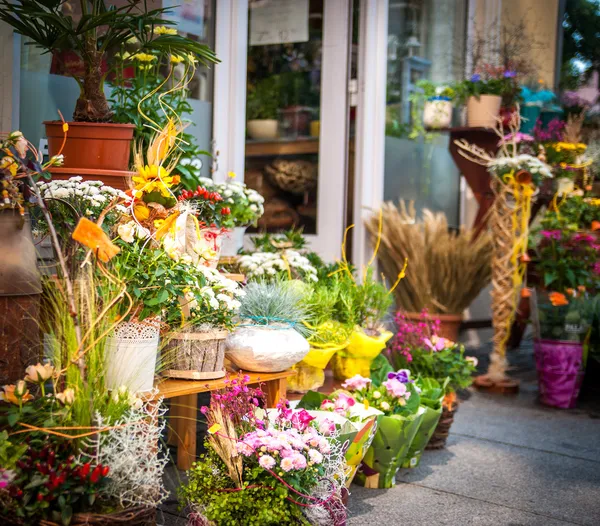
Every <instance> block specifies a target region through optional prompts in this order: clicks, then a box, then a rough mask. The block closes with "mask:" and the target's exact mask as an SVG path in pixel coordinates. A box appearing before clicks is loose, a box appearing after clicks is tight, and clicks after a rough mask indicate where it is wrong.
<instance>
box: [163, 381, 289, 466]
mask: <svg viewBox="0 0 600 526" xmlns="http://www.w3.org/2000/svg"><path fill="white" fill-rule="evenodd" d="M235 374H236V375H237V373H235ZM241 374H247V375H248V376H249V377H250V381H249V382H248V385H257V384H262V390H263V391H264V393H265V397H266V403H267V407H275V405H276V404H277V402H279V400H280V399H281V398H285V396H286V391H287V379H288V378H289V377H290V376H293V375H295V374H296V372H295V371H284V372H281V373H246V372H244V371H241ZM232 377H235V376H234V375H233V373H232ZM224 380H225V378H220V379H218V380H177V379H165V380H163V381H161V382H160V383H159V384H158V385H157V386H156V388H157V389H158V393H157V394H156V398H159V397H161V396H162V397H163V398H165V399H167V398H169V399H175V400H172V401H171V410H170V412H169V439H168V442H169V444H172V445H174V446H175V447H176V448H177V467H178V468H179V469H184V470H187V469H189V468H190V467H191V466H192V462H193V461H194V460H195V458H196V422H197V420H198V393H207V392H211V391H218V390H219V389H223V388H224V387H225V382H224Z"/></svg>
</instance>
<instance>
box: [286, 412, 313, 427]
mask: <svg viewBox="0 0 600 526" xmlns="http://www.w3.org/2000/svg"><path fill="white" fill-rule="evenodd" d="M314 419H315V417H314V416H311V415H310V413H309V412H308V411H307V410H306V409H302V410H301V411H298V412H297V413H294V414H293V415H292V420H291V422H292V425H293V426H294V427H295V428H296V429H298V430H300V431H304V430H305V429H306V428H307V427H308V426H309V424H310V423H311V422H312V421H313V420H314Z"/></svg>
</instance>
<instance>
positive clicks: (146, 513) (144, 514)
mask: <svg viewBox="0 0 600 526" xmlns="http://www.w3.org/2000/svg"><path fill="white" fill-rule="evenodd" d="M3 524H15V525H17V524H25V523H24V522H21V523H19V522H14V523H13V522H8V523H3ZM84 524H89V525H91V526H94V525H96V526H115V525H119V524H123V525H126V526H155V525H156V509H155V508H147V507H145V506H138V507H135V508H127V509H125V510H121V511H118V512H115V513H107V514H96V513H76V514H75V515H73V518H72V519H71V526H83V525H84ZM39 526H61V525H60V524H59V523H58V522H53V521H45V520H41V521H40V522H39Z"/></svg>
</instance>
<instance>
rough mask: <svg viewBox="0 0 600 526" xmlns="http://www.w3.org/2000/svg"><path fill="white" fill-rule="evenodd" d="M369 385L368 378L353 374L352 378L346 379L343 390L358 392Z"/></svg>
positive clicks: (369, 380)
mask: <svg viewBox="0 0 600 526" xmlns="http://www.w3.org/2000/svg"><path fill="white" fill-rule="evenodd" d="M370 383H371V379H370V378H365V377H364V376H361V375H360V374H355V375H354V376H353V377H352V378H348V379H347V380H346V381H345V382H344V383H343V384H342V387H343V388H344V389H350V390H351V391H360V390H361V389H364V388H365V387H367V386H368V385H369V384H370Z"/></svg>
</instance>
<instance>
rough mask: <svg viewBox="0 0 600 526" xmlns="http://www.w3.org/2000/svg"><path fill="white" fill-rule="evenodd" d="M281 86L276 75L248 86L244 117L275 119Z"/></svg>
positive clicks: (249, 118) (248, 118)
mask: <svg viewBox="0 0 600 526" xmlns="http://www.w3.org/2000/svg"><path fill="white" fill-rule="evenodd" d="M280 98H281V88H280V85H279V78H278V77H277V75H273V76H271V77H268V78H265V79H262V80H260V81H259V82H257V83H256V85H254V86H249V88H248V96H247V99H246V119H247V120H249V121H250V120H255V119H276V118H277V110H278V109H279V101H280Z"/></svg>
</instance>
